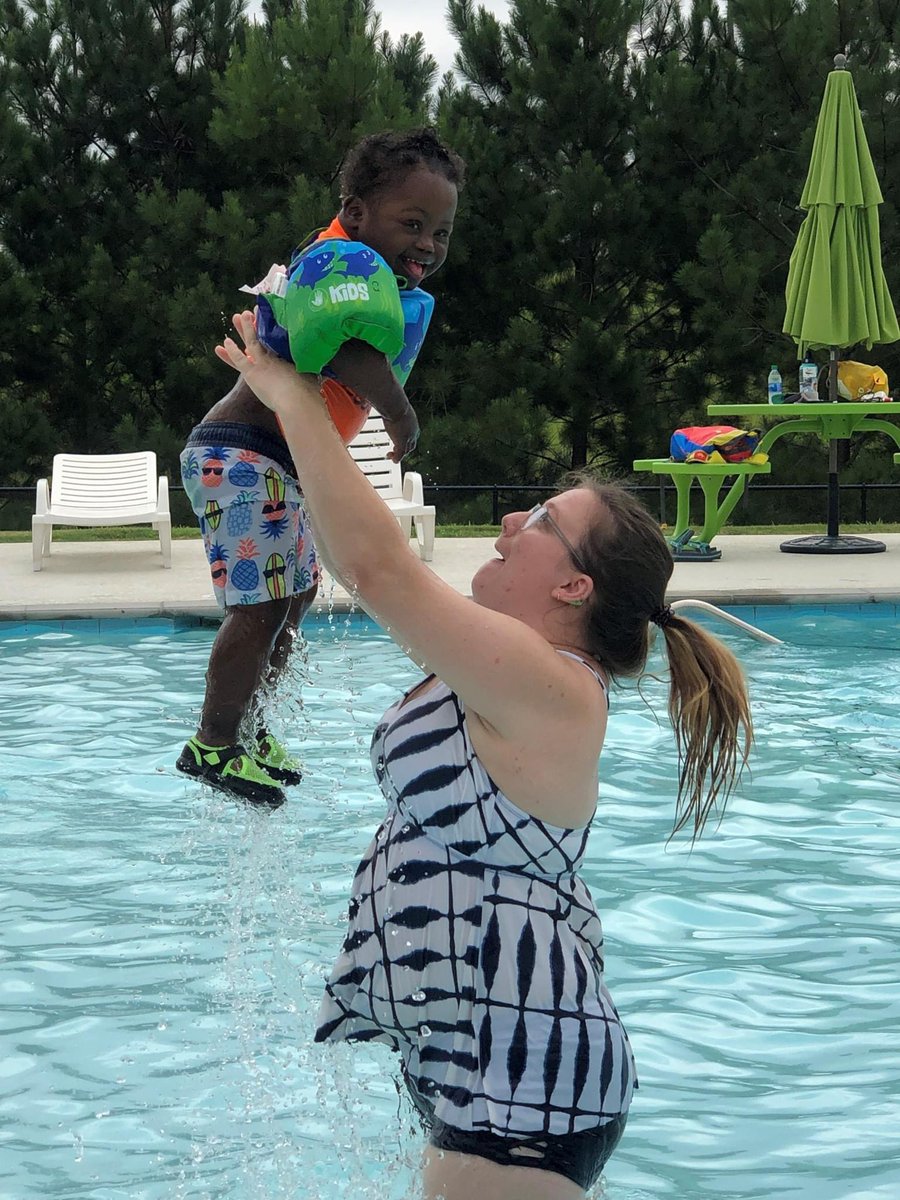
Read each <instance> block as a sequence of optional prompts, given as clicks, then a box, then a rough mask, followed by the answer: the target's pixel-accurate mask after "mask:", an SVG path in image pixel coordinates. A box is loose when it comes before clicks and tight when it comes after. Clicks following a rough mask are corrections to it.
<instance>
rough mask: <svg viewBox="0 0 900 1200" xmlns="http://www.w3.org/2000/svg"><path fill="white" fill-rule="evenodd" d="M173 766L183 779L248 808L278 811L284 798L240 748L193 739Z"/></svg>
mask: <svg viewBox="0 0 900 1200" xmlns="http://www.w3.org/2000/svg"><path fill="white" fill-rule="evenodd" d="M175 766H176V767H177V768H178V770H179V771H182V772H183V773H184V774H185V775H191V776H193V778H194V779H202V780H203V782H204V783H208V784H209V786H210V787H214V788H216V789H217V790H218V791H220V792H227V793H228V795H230V796H236V797H238V799H240V800H247V801H249V802H250V804H264V805H267V806H268V807H269V808H280V807H281V805H282V804H284V801H285V794H284V792H283V791H282V790H281V788H280V787H279V786H278V780H276V779H275V778H274V777H273V776H272V775H270V774H269V772H268V771H265V770H264V769H263V768H262V767H261V766H260V765H259V763H258V762H257V761H256V759H255V758H254V757H253V756H252V755H250V754H248V753H247V751H246V750H245V749H244V747H243V746H205V745H204V744H203V743H202V742H199V741H198V740H197V739H196V738H195V737H192V738H191V739H190V741H189V742H188V743H187V745H186V746H185V748H184V749H183V750H182V752H181V754H180V755H179V756H178V761H177V762H176V763H175Z"/></svg>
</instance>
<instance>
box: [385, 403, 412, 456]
mask: <svg viewBox="0 0 900 1200" xmlns="http://www.w3.org/2000/svg"><path fill="white" fill-rule="evenodd" d="M383 420H384V428H385V432H386V433H387V435H388V437H389V438H390V439H391V441H392V442H393V443H394V448H393V450H392V451H391V452H390V454H388V458H389V459H390V460H391V462H395V463H398V462H400V460H401V459H402V458H403V456H404V455H405V454H412V452H413V450H415V448H416V444H417V442H418V440H419V419H418V417H417V416H416V412H415V409H414V408H413V406H412V405H411V404H410V405H409V406H408V407H407V409H406V412H405V413H404V414H403V416H402V417H398V418H397V420H396V421H391V420H390V419H389V418H388V417H383Z"/></svg>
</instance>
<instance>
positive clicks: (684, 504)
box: [632, 455, 900, 562]
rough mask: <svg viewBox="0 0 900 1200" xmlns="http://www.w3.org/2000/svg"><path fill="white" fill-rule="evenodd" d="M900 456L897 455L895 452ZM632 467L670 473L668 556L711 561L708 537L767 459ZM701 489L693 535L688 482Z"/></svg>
mask: <svg viewBox="0 0 900 1200" xmlns="http://www.w3.org/2000/svg"><path fill="white" fill-rule="evenodd" d="M897 458H898V459H900V455H897ZM632 465H633V468H634V470H635V471H650V472H651V473H652V474H653V475H671V477H672V481H673V483H674V484H675V493H676V495H677V497H678V508H677V511H676V516H675V528H674V529H673V530H672V533H671V535H670V537H669V538H668V542H669V545H670V546H671V548H672V557H673V558H674V559H675V561H676V562H712V561H713V560H714V559H717V558H721V557H722V551H721V550H719V549H717V548H716V547H715V546H713V545H712V544H711V543H712V540H713V538H714V537H715V536H716V534H717V533H719V532H720V530H721V528H722V526H723V525H724V524H725V522H726V521H727V520H728V518H729V517H730V516H731V513H732V510H733V509H734V506H735V505H736V504H737V502H738V500H740V498H741V496H742V495H743V493H744V488H745V487H746V484H747V477H748V476H751V475H768V474H769V472H770V471H771V469H772V466H771V463H768V462H764V463H751V462H740V463H708V462H706V463H700V462H693V463H684V462H673V460H672V459H671V458H639V459H637V460H636V461H635V462H634V463H633V464H632ZM729 478H732V479H733V482H732V484H731V487H730V488H729V489H728V491H727V492H726V493H725V495H724V497H723V498H722V499H721V500H720V499H719V493H720V492H721V490H722V484H723V483H724V482H725V480H726V479H729ZM695 480H696V481H697V482H698V483H699V484H700V487H701V489H702V490H703V499H704V506H705V507H704V512H703V528H702V529H701V530H700V532H699V534H697V536H696V537H695V536H694V531H693V529H692V528H691V485H692V484H693V483H694V481H695Z"/></svg>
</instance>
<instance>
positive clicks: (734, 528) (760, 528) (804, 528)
mask: <svg viewBox="0 0 900 1200" xmlns="http://www.w3.org/2000/svg"><path fill="white" fill-rule="evenodd" d="M823 529H824V522H821V521H820V522H818V523H810V524H806V525H726V527H725V528H724V529H723V530H722V532H723V533H737V534H752V533H757V534H758V533H769V534H778V535H781V534H787V535H791V534H799V533H822V532H823ZM841 532H842V533H870V534H878V533H900V524H897V523H896V522H887V523H885V524H877V523H876V524H872V525H858V524H853V523H852V522H848V523H847V524H846V525H841ZM499 533H500V528H499V526H497V525H438V527H437V536H438V537H443V538H476V537H484V538H488V537H489V538H496V537H497V536H498V535H499ZM158 536H159V535H158V534H157V533H156V532H155V530H153V529H150V528H149V527H148V526H143V525H125V526H121V527H117V526H114V525H110V526H100V527H95V528H92V529H73V528H68V529H67V528H64V527H56V528H54V530H53V540H54V541H58V542H140V541H150V540H152V539H154V538H157V537H158ZM172 537H173V538H177V539H178V540H179V541H180V540H183V539H186V538H198V539H199V537H200V533H199V530H198V529H197V528H196V526H193V525H181V526H178V527H177V528H175V529H173V530H172ZM30 541H31V531H30V530H27V529H11V530H6V531H3V530H0V543H5V542H30Z"/></svg>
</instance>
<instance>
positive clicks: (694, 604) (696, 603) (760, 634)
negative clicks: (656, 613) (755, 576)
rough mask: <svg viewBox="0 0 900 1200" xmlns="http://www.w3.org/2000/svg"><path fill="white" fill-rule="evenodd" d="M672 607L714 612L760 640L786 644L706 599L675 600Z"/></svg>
mask: <svg viewBox="0 0 900 1200" xmlns="http://www.w3.org/2000/svg"><path fill="white" fill-rule="evenodd" d="M670 607H671V608H672V609H675V610H676V611H678V610H680V609H682V608H699V609H701V610H702V611H703V612H708V613H712V615H713V616H714V617H721V618H722V620H723V621H727V622H728V624H729V625H736V626H737V627H738V629H743V630H744V632H745V633H749V634H750V636H751V637H754V638H756V640H757V641H759V642H771V643H772V644H773V645H775V646H783V645H784V642H783V641H782V640H781V638H777V637H773V636H772V634H771V633H765V632H764V631H763V630H762V629H757V628H756V626H755V625H750V624H748V623H747V622H746V621H742V620H741V618H740V617H734V616H732V615H731V613H727V612H725V611H724V610H723V609H721V608H716V606H715V605H714V604H709V603H707V601H706V600H675V601H674V602H673V603H672V604H671V605H670Z"/></svg>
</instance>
